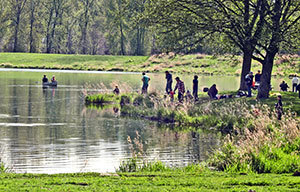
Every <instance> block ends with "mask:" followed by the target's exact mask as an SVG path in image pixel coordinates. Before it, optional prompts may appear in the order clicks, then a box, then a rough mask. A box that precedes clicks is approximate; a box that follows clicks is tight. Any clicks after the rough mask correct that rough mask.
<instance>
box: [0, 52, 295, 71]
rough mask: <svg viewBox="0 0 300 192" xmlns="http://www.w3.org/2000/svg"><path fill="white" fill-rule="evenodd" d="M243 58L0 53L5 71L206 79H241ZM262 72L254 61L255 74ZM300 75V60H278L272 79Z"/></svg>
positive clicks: (1, 65)
mask: <svg viewBox="0 0 300 192" xmlns="http://www.w3.org/2000/svg"><path fill="white" fill-rule="evenodd" d="M241 65H242V57H241V56H232V55H220V56H217V55H216V56H212V55H202V54H196V55H175V54H173V53H170V54H168V55H167V54H160V55H153V56H151V57H147V56H105V55H104V56H100V55H63V54H29V53H0V67H2V68H31V69H69V70H94V71H129V72H141V71H148V72H163V71H166V70H169V71H171V72H174V73H192V74H206V75H240V73H241ZM258 69H261V65H260V64H259V63H258V62H256V61H253V65H252V71H254V72H255V71H257V70H258ZM295 73H298V75H300V57H299V56H286V55H284V56H279V57H277V60H276V61H275V65H274V69H273V75H277V76H287V75H290V74H295Z"/></svg>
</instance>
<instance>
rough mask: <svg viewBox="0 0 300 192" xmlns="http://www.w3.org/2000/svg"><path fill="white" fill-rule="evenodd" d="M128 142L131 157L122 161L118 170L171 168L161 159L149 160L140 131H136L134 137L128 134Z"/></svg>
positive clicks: (164, 169) (136, 170)
mask: <svg viewBox="0 0 300 192" xmlns="http://www.w3.org/2000/svg"><path fill="white" fill-rule="evenodd" d="M127 142H128V145H129V149H130V151H131V158H128V159H126V160H124V161H122V162H121V164H120V165H119V168H118V169H117V172H142V171H145V172H156V171H167V170H170V168H169V167H167V166H166V165H164V164H163V163H162V162H160V161H155V162H149V161H148V160H147V154H146V153H145V151H144V145H143V141H142V139H141V136H140V134H139V132H138V131H136V137H135V138H133V139H132V138H131V137H130V136H128V137H127Z"/></svg>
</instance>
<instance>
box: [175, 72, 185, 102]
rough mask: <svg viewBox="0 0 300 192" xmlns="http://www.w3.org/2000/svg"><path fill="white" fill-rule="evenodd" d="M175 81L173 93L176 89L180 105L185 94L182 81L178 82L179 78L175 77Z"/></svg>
mask: <svg viewBox="0 0 300 192" xmlns="http://www.w3.org/2000/svg"><path fill="white" fill-rule="evenodd" d="M175 80H176V86H175V89H174V92H175V91H176V90H177V89H178V101H179V102H181V103H182V101H183V96H184V93H185V87H184V83H183V81H181V80H180V78H179V77H176V78H175Z"/></svg>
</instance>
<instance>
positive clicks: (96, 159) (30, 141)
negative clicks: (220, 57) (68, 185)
mask: <svg viewBox="0 0 300 192" xmlns="http://www.w3.org/2000/svg"><path fill="white" fill-rule="evenodd" d="M43 74H46V75H47V76H48V77H51V76H52V75H55V76H56V79H57V80H58V82H59V85H58V87H57V88H47V89H43V88H42V86H41V78H42V76H43ZM149 76H150V78H151V82H150V83H151V84H150V89H157V90H164V84H165V79H164V74H150V75H149ZM181 77H182V79H183V80H184V81H186V85H187V87H188V88H189V87H191V82H192V77H191V76H187V75H185V76H181ZM112 82H119V83H126V84H128V85H130V86H131V87H133V88H134V89H135V90H139V88H140V86H141V75H140V74H139V73H113V72H112V73H109V72H107V73H105V72H83V71H55V70H52V71H50V70H48V71H47V70H13V69H0V90H1V92H0V94H1V96H0V158H1V161H3V162H4V163H5V164H6V165H7V166H8V167H10V168H11V169H12V171H13V172H16V173H50V174H52V173H70V172H71V173H74V172H114V171H115V170H116V168H118V166H119V164H120V162H121V161H122V160H124V159H125V158H129V157H131V151H130V146H129V144H128V141H127V137H128V136H130V137H131V138H132V139H133V138H135V137H136V132H138V133H139V134H140V135H141V140H142V142H143V144H144V152H145V153H146V154H147V158H148V159H150V160H161V161H162V162H164V163H165V164H167V165H169V166H183V165H186V164H189V163H192V162H199V161H203V160H205V159H206V158H207V155H208V154H209V152H210V151H211V150H213V149H214V148H215V147H217V146H218V143H219V138H220V135H219V134H217V133H213V132H206V131H200V132H197V133H194V132H176V131H172V129H171V128H165V127H162V126H160V125H159V124H157V123H155V122H150V121H144V120H133V119H125V118H122V117H120V116H118V115H115V113H114V112H113V110H112V109H103V110H96V109H90V108H87V107H86V106H85V105H84V100H83V96H82V91H83V90H84V88H83V87H84V85H85V84H86V83H88V84H99V83H103V84H105V85H106V86H107V87H109V86H110V84H111V83H112ZM213 83H216V84H217V85H218V87H219V90H236V89H237V88H238V85H239V78H238V77H220V76H203V77H200V78H199V86H200V89H201V88H202V87H204V86H208V85H211V84H213ZM97 91H98V90H97ZM99 91H100V90H99ZM121 91H122V87H121Z"/></svg>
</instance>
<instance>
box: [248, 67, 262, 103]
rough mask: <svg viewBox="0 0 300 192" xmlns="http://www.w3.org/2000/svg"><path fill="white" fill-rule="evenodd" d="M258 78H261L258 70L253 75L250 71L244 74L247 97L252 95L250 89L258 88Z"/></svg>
mask: <svg viewBox="0 0 300 192" xmlns="http://www.w3.org/2000/svg"><path fill="white" fill-rule="evenodd" d="M260 79H261V73H260V70H258V71H257V73H256V74H255V76H254V75H253V72H250V73H249V74H247V75H246V77H245V82H246V85H247V91H248V95H247V97H252V89H253V88H255V89H256V88H258V86H259V84H260ZM253 80H254V81H253Z"/></svg>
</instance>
